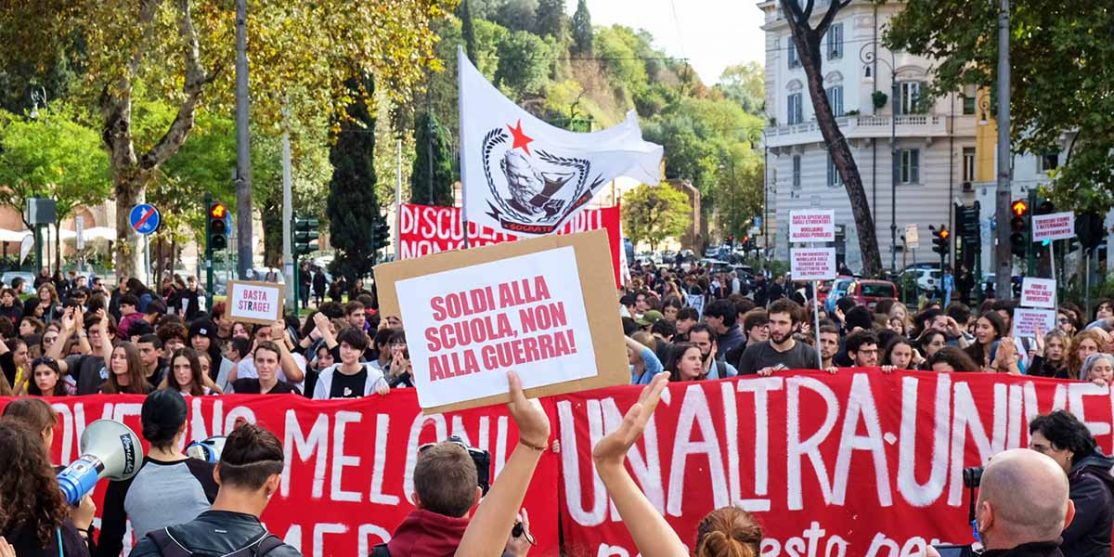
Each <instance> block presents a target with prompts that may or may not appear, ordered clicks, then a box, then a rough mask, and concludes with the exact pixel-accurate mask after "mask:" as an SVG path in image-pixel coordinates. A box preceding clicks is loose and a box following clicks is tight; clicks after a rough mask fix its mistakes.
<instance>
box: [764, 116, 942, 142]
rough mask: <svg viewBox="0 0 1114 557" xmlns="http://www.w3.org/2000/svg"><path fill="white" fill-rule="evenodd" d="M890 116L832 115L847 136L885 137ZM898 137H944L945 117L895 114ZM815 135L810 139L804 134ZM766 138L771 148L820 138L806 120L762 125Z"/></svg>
mask: <svg viewBox="0 0 1114 557" xmlns="http://www.w3.org/2000/svg"><path fill="white" fill-rule="evenodd" d="M891 118H892V117H891V116H871V115H859V116H841V117H839V118H836V123H837V124H838V125H839V129H840V130H842V131H843V135H845V136H847V137H848V138H849V139H858V138H887V137H889V136H890V133H891V130H890V128H891ZM895 123H896V135H897V136H898V137H941V136H946V135H947V133H948V129H947V118H945V117H943V116H936V115H932V114H910V115H905V116H898V117H897V120H896V122H895ZM810 135H812V136H815V138H811V137H808V136H810ZM766 138H767V141H768V143H769V145H770V146H771V147H774V146H778V145H789V144H797V143H807V142H810V141H820V140H821V139H820V125H819V124H818V123H817V121H816V120H815V119H814V120H809V121H808V122H803V123H800V124H793V125H791V126H776V127H770V128H766Z"/></svg>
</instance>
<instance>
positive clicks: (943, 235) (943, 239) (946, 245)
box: [932, 224, 952, 259]
mask: <svg viewBox="0 0 1114 557" xmlns="http://www.w3.org/2000/svg"><path fill="white" fill-rule="evenodd" d="M951 247H952V233H951V231H950V230H948V227H947V225H943V224H941V225H940V228H938V229H935V230H933V231H932V251H934V252H936V253H938V254H940V258H941V259H943V258H945V257H947V256H948V252H949V251H950V250H951Z"/></svg>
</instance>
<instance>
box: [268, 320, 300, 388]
mask: <svg viewBox="0 0 1114 557" xmlns="http://www.w3.org/2000/svg"><path fill="white" fill-rule="evenodd" d="M271 336H272V337H274V338H275V339H276V340H277V342H275V344H277V345H278V347H279V365H281V366H282V373H283V375H285V376H286V380H287V381H289V382H290V383H300V382H302V380H303V379H305V378H306V372H305V370H303V369H302V366H300V365H298V362H296V361H294V355H293V354H291V353H290V347H288V346H286V339H287V338H288V337H287V335H286V323H283V322H282V321H275V324H274V325H271Z"/></svg>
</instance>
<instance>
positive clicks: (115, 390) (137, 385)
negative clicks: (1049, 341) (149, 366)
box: [101, 339, 150, 395]
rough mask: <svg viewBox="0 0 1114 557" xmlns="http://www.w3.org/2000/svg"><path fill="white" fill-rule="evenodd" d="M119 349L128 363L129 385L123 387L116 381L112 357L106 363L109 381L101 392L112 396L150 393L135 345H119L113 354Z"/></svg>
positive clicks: (123, 343) (141, 361)
mask: <svg viewBox="0 0 1114 557" xmlns="http://www.w3.org/2000/svg"><path fill="white" fill-rule="evenodd" d="M106 342H107V339H106ZM118 349H123V351H124V356H125V358H126V359H127V361H128V371H127V375H128V379H129V381H128V384H127V385H121V384H120V383H119V382H118V381H117V380H116V374H115V373H113V372H112V361H111V357H110V358H109V361H107V362H105V363H104V365H105V367H107V368H108V381H105V382H104V386H103V387H101V392H103V393H105V394H110V395H115V394H133V395H145V394H147V391H149V390H150V389H148V388H147V387H148V384H147V375H145V374H144V373H143V359H142V358H140V356H139V350H138V349H136V347H135V345H134V344H132V343H130V342H121V343H120V344H117V345H116V347H115V348H113V349H112V353H113V354H115V353H116V350H118Z"/></svg>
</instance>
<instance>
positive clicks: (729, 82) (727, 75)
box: [715, 62, 766, 116]
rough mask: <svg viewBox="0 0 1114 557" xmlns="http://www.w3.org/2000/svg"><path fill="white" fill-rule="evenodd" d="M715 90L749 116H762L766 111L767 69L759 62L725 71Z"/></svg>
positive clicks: (740, 65)
mask: <svg viewBox="0 0 1114 557" xmlns="http://www.w3.org/2000/svg"><path fill="white" fill-rule="evenodd" d="M715 89H716V90H717V91H719V92H721V93H723V95H724V96H725V97H727V98H728V99H730V100H732V101H735V102H736V103H738V104H739V105H740V106H742V107H743V110H744V111H746V112H747V114H754V115H755V116H761V115H762V114H764V113H765V111H766V69H765V68H764V67H762V65H761V64H759V63H758V62H749V63H747V64H739V65H736V66H730V67H728V68H727V69H725V70H723V73H722V74H721V75H720V76H719V84H717V85H716V86H715Z"/></svg>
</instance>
